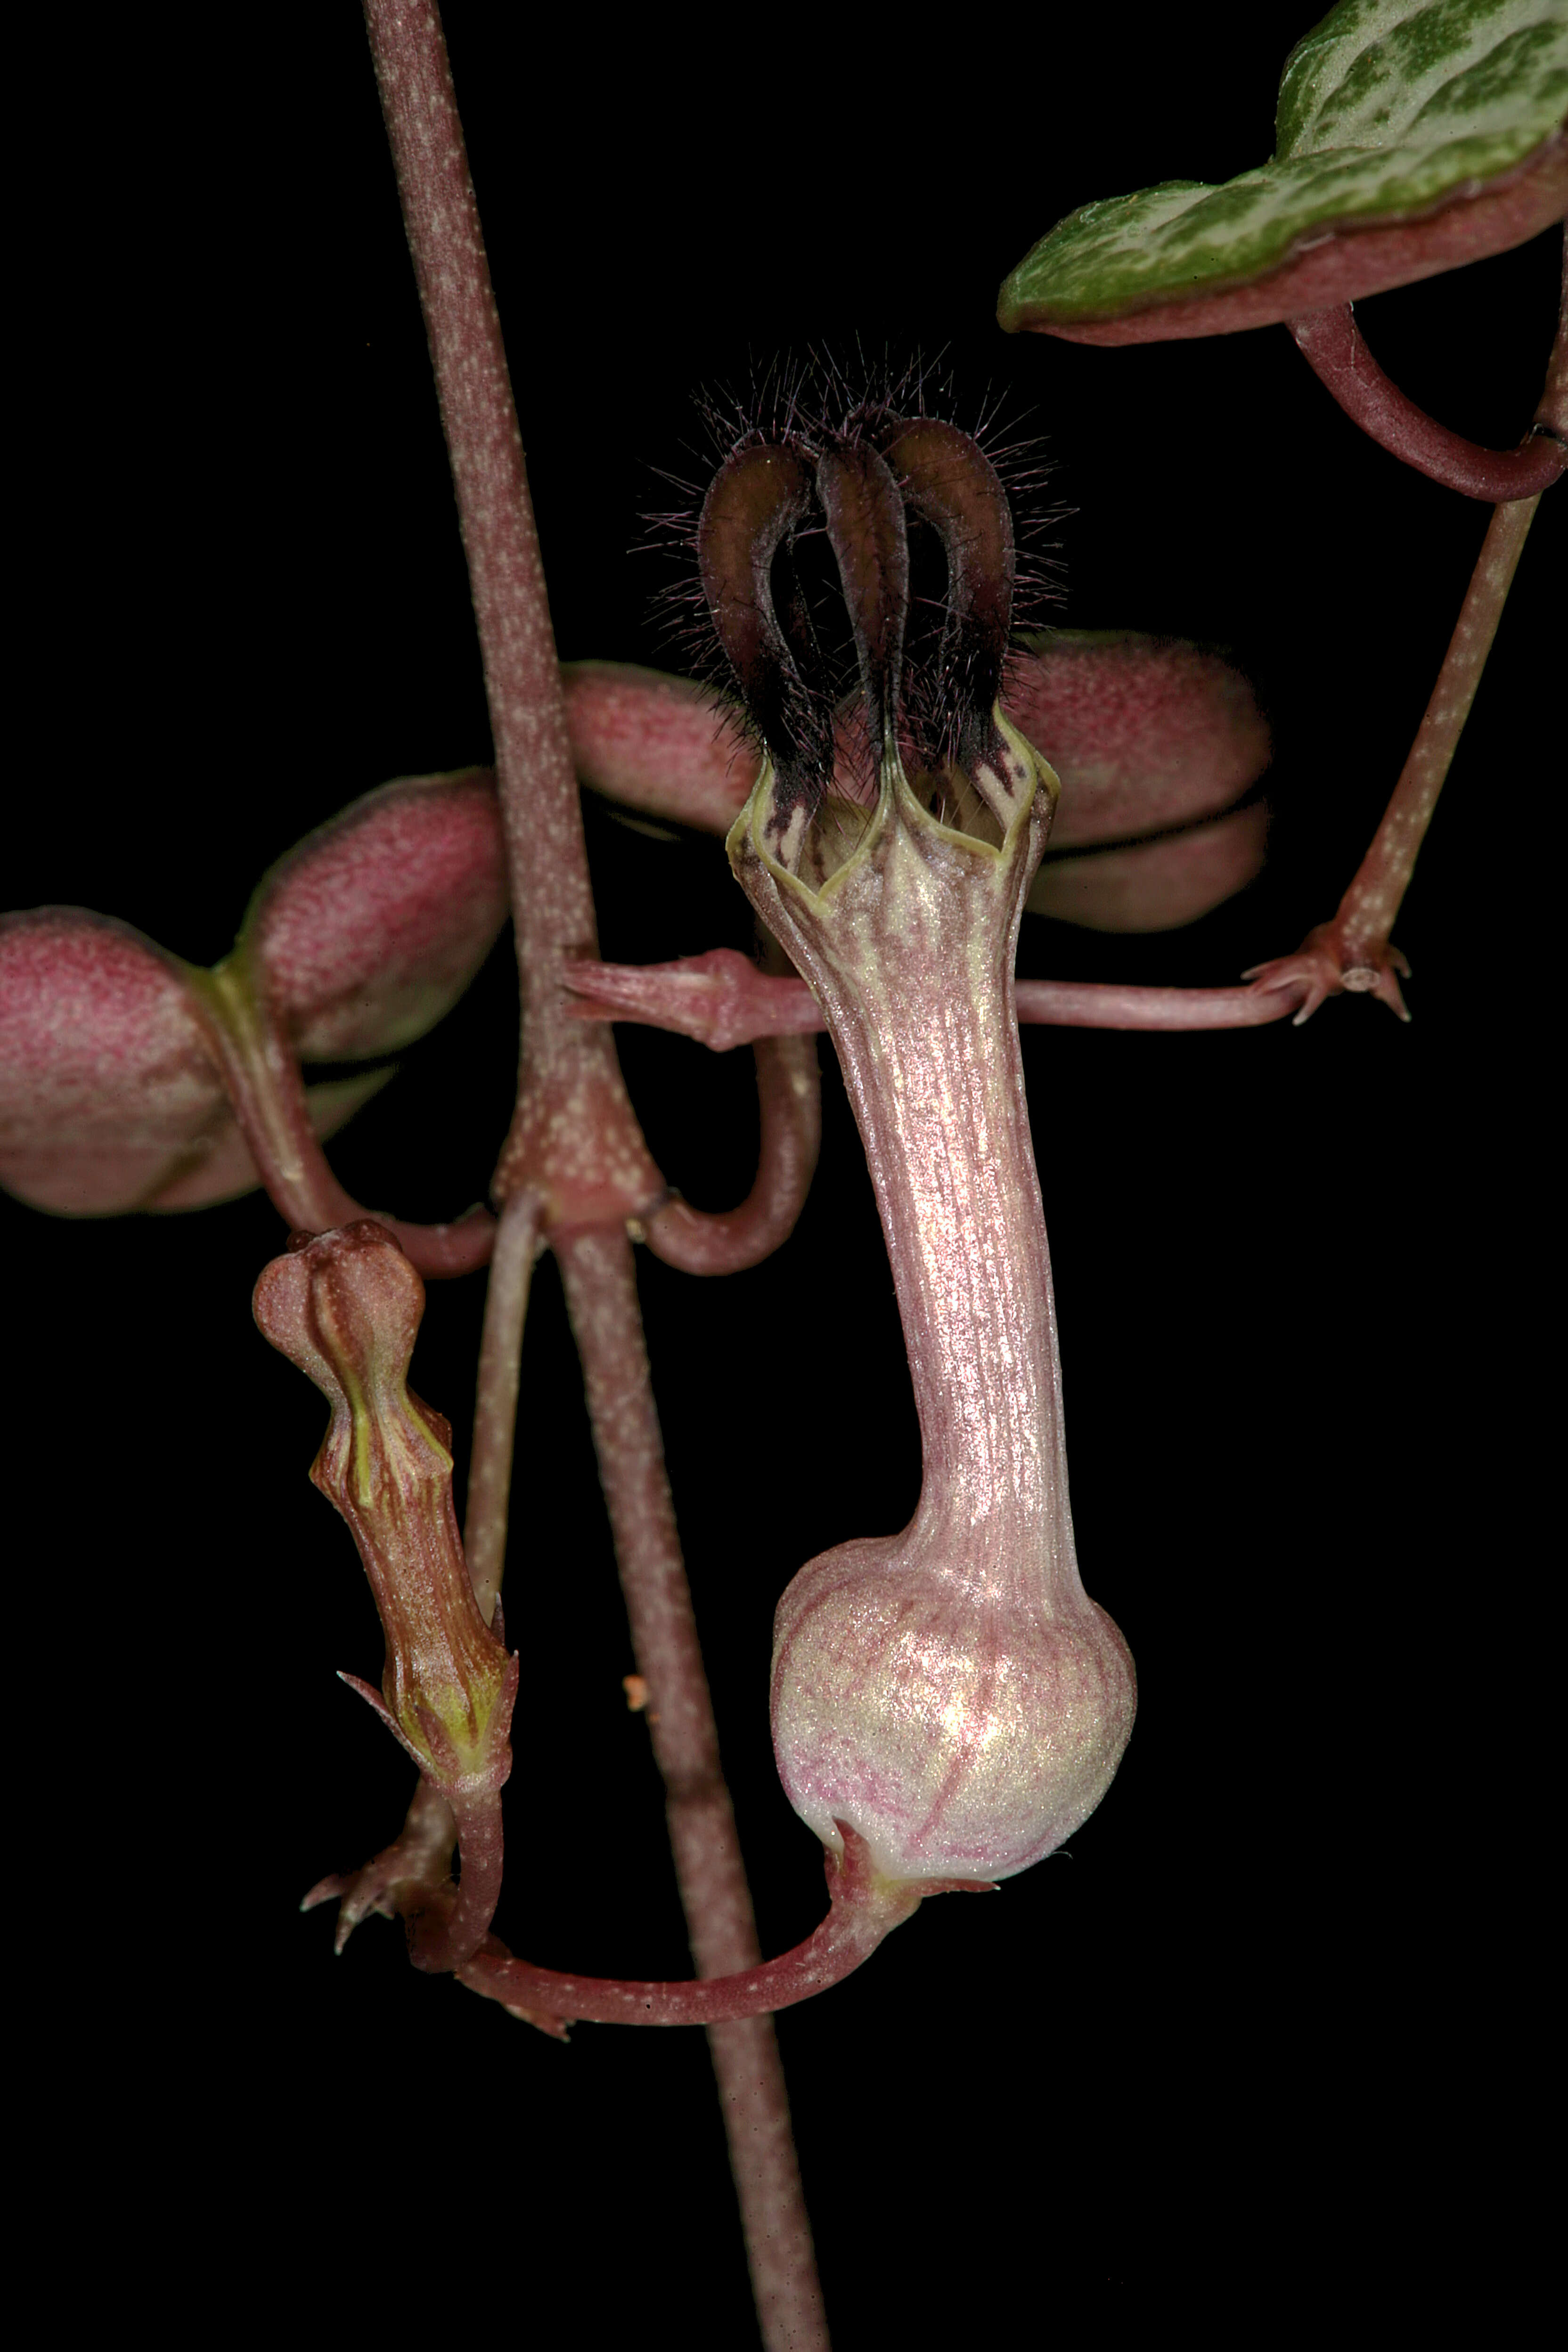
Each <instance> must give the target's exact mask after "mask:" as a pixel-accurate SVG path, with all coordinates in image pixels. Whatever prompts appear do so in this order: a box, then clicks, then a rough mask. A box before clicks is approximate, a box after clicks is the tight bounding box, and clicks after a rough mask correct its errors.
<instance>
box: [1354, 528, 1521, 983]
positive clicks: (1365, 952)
mask: <svg viewBox="0 0 1568 2352" xmlns="http://www.w3.org/2000/svg"><path fill="white" fill-rule="evenodd" d="M1540 504H1541V500H1540V499H1539V497H1537V498H1533V499H1518V500H1516V501H1514V502H1513V503H1512V504H1510V505H1509V506H1500V507H1499V508H1498V509H1496V511H1495V513H1494V514H1493V516H1492V519H1491V521H1490V523H1489V525H1488V528H1487V535H1486V537H1485V539H1484V540H1483V541H1482V542H1481V551H1480V554H1479V558H1478V559H1477V562H1476V568H1475V571H1474V572H1473V573H1472V575H1471V578H1470V584H1469V587H1468V590H1467V592H1466V595H1465V601H1464V604H1463V605H1462V606H1461V607H1460V611H1459V618H1458V625H1456V627H1455V630H1454V635H1453V637H1452V639H1451V641H1450V643H1449V646H1448V651H1447V656H1446V658H1445V660H1444V663H1443V667H1442V669H1441V670H1440V671H1439V673H1438V676H1437V683H1436V686H1435V687H1434V688H1433V690H1432V699H1431V700H1430V702H1429V703H1428V704H1427V706H1426V716H1425V717H1424V718H1423V719H1422V721H1421V725H1420V727H1419V729H1418V730H1417V732H1416V736H1415V741H1414V743H1412V745H1411V747H1410V753H1409V757H1408V758H1407V759H1406V761H1405V765H1404V767H1403V769H1402V770H1401V771H1400V775H1399V781H1398V782H1397V783H1396V784H1395V785H1394V792H1393V794H1392V796H1391V797H1390V800H1389V803H1388V806H1387V808H1386V809H1385V810H1384V815H1383V822H1382V824H1380V825H1379V826H1378V828H1377V831H1376V833H1375V834H1374V835H1373V839H1372V844H1371V846H1370V847H1369V848H1368V850H1367V853H1366V856H1364V857H1363V860H1362V862H1361V864H1360V866H1358V867H1357V869H1356V873H1355V876H1354V878H1353V879H1352V883H1351V886H1350V887H1349V889H1348V890H1347V891H1346V892H1345V895H1344V897H1343V898H1342V899H1341V901H1340V905H1339V911H1338V913H1337V914H1336V916H1335V918H1334V929H1335V931H1336V934H1337V937H1338V940H1339V945H1340V958H1341V962H1342V966H1343V968H1344V969H1345V971H1346V972H1347V975H1349V974H1351V973H1353V972H1354V971H1357V970H1358V969H1362V968H1365V969H1371V968H1373V967H1375V966H1376V965H1377V964H1378V963H1379V962H1380V961H1381V960H1382V957H1383V954H1384V950H1385V948H1386V947H1387V945H1388V935H1389V932H1390V930H1391V929H1392V928H1393V925H1394V917H1395V915H1396V914H1397V913H1398V912H1399V908H1400V905H1401V903H1402V901H1403V899H1404V897H1405V891H1406V890H1407V889H1408V888H1409V887H1410V877H1411V875H1412V874H1413V873H1414V871H1415V859H1416V856H1417V854H1418V853H1419V851H1420V847H1421V844H1422V842H1423V841H1424V840H1425V838H1426V828H1427V826H1428V825H1429V824H1431V822H1432V812H1433V810H1434V809H1435V808H1436V805H1437V795H1438V794H1439V793H1440V792H1441V791H1442V789H1443V784H1444V781H1445V779H1446V778H1447V773H1448V770H1449V767H1450V765H1451V764H1452V761H1453V757H1454V751H1455V749H1456V746H1457V745H1458V740H1459V737H1460V734H1461V733H1462V731H1463V729H1464V724H1465V721H1466V719H1468V717H1469V715H1470V705H1471V703H1472V702H1474V700H1475V698H1476V688H1477V687H1478V686H1479V684H1480V681H1481V672H1482V671H1483V670H1484V669H1485V667H1486V666H1487V656H1488V655H1489V653H1490V651H1491V649H1492V640H1493V638H1494V637H1495V636H1496V635H1497V632H1498V624H1499V622H1500V620H1501V618H1502V610H1503V606H1504V604H1506V603H1507V602H1508V592H1509V589H1510V587H1511V585H1512V583H1513V575H1514V572H1515V571H1516V569H1517V568H1518V564H1519V559H1520V556H1521V552H1522V551H1523V548H1524V542H1525V539H1526V537H1527V536H1528V534H1529V530H1530V526H1531V523H1532V522H1533V521H1534V520H1535V510H1536V508H1537V507H1538V506H1539V505H1540Z"/></svg>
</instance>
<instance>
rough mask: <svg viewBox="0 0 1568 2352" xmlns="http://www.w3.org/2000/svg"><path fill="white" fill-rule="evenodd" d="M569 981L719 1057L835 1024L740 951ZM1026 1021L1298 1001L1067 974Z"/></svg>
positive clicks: (801, 984)
mask: <svg viewBox="0 0 1568 2352" xmlns="http://www.w3.org/2000/svg"><path fill="white" fill-rule="evenodd" d="M566 974H567V978H566V985H567V987H568V988H569V989H571V990H573V991H574V992H576V998H577V1001H576V1002H575V1003H574V1004H573V1005H572V1008H571V1009H572V1011H573V1013H574V1014H575V1016H576V1017H577V1019H579V1020H581V1021H634V1022H641V1023H644V1024H647V1026H649V1027H652V1028H658V1029H676V1030H679V1031H680V1033H681V1034H683V1035H684V1036H688V1037H695V1038H697V1039H698V1040H699V1042H700V1044H702V1045H710V1046H711V1047H712V1048H713V1050H714V1051H715V1052H716V1053H722V1052H724V1051H726V1050H727V1049H728V1048H729V1047H731V1046H733V1045H750V1044H752V1042H753V1041H754V1040H755V1039H757V1038H759V1037H784V1036H790V1037H793V1036H797V1035H800V1034H806V1033H810V1032H814V1031H816V1030H821V1029H826V1026H827V1024H826V1021H825V1020H824V1019H823V1017H822V1010H821V1007H820V1006H819V1005H818V1003H817V1002H816V998H815V997H814V996H813V994H812V992H811V991H810V989H808V988H807V986H806V984H805V981H804V980H775V979H773V978H771V977H769V976H767V975H766V974H764V973H762V972H759V971H755V970H754V969H753V968H752V965H751V964H749V963H748V962H747V961H746V959H745V957H744V956H743V955H741V954H738V953H737V952H736V951H735V950H733V949H731V948H714V949H711V950H710V951H709V952H708V953H707V954H706V955H700V956H688V957H686V958H684V959H683V960H682V961H680V962H678V963H654V964H615V963H592V962H587V961H573V962H571V963H569V964H568V965H567V967H566ZM1017 998H1018V1019H1019V1021H1020V1022H1021V1023H1024V1024H1028V1023H1031V1022H1033V1023H1037V1024H1045V1025H1047V1026H1049V1027H1053V1028H1060V1029H1250V1028H1256V1027H1258V1026H1259V1025H1261V1024H1263V1023H1265V1022H1268V1021H1279V1020H1282V1019H1283V1018H1284V1016H1285V1015H1286V1013H1289V1012H1290V1011H1291V1010H1292V1009H1293V1006H1294V1003H1295V999H1294V998H1290V999H1288V1000H1287V1001H1285V1002H1283V1003H1280V1002H1276V1001H1273V1000H1271V999H1269V998H1268V997H1261V996H1258V994H1257V993H1256V992H1254V991H1253V990H1252V989H1249V988H1135V987H1131V986H1122V985H1120V984H1110V985H1104V984H1101V983H1100V982H1079V981H1062V980H1021V981H1019V982H1018V983H1017Z"/></svg>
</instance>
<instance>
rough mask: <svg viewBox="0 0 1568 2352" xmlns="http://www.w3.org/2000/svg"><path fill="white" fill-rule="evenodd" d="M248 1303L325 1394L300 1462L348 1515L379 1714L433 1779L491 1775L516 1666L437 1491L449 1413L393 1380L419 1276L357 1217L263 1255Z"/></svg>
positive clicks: (444, 1468)
mask: <svg viewBox="0 0 1568 2352" xmlns="http://www.w3.org/2000/svg"><path fill="white" fill-rule="evenodd" d="M254 1304H255V1312H256V1320H257V1322H258V1325H259V1326H260V1328H261V1329H262V1331H263V1332H264V1333H265V1335H266V1337H267V1338H268V1339H270V1341H271V1342H272V1345H273V1346H274V1347H275V1348H276V1349H279V1352H280V1353H281V1354H283V1355H285V1356H287V1357H288V1358H289V1360H290V1361H291V1362H293V1363H295V1364H297V1365H298V1366H299V1367H300V1370H301V1371H303V1372H306V1373H308V1374H309V1375H310V1379H311V1380H312V1381H315V1383H316V1386H317V1387H318V1388H319V1389H320V1390H321V1392H322V1394H323V1395H324V1396H325V1397H326V1398H327V1400H328V1402H329V1403H330V1404H331V1409H332V1417H331V1423H330V1424H329V1427H328V1430H327V1434H326V1437H325V1439H324V1440H323V1441H322V1444H321V1452H320V1453H319V1454H317V1456H316V1459H315V1462H314V1464H313V1465H311V1470H310V1476H311V1479H312V1480H313V1482H314V1483H315V1485H316V1486H319V1487H320V1488H321V1492H322V1493H323V1494H324V1495H325V1496H327V1497H328V1499H329V1500H330V1501H331V1503H332V1504H334V1505H335V1507H336V1508H337V1509H338V1510H339V1511H340V1512H341V1513H342V1517H344V1518H345V1519H346V1520H347V1521H348V1523H349V1526H350V1528H352V1529H353V1536H354V1540H355V1542H356V1543H357V1544H358V1546H359V1551H360V1557H361V1559H363V1563H364V1569H365V1573H366V1575H367V1576H368V1577H369V1579H370V1584H371V1590H372V1591H373V1592H374V1595H375V1604H376V1608H377V1610H378V1611H379V1612H380V1615H381V1622H382V1630H383V1632H384V1634H385V1636H386V1664H385V1668H384V1673H383V1675H382V1696H383V1698H384V1702H385V1713H386V1717H387V1720H388V1722H389V1723H390V1725H391V1727H392V1729H393V1730H394V1732H395V1734H396V1736H397V1738H399V1739H400V1740H401V1741H402V1742H403V1745H404V1746H405V1748H407V1749H408V1750H409V1752H410V1754H411V1755H412V1756H413V1757H414V1759H415V1760H416V1763H417V1764H418V1765H419V1766H420V1769H422V1770H423V1771H424V1772H426V1775H427V1776H428V1777H429V1778H430V1779H431V1780H434V1781H436V1783H437V1785H438V1786H440V1787H441V1788H443V1789H446V1790H451V1791H453V1792H454V1793H469V1792H472V1791H474V1790H479V1789H481V1788H499V1787H500V1785H501V1783H502V1782H503V1781H504V1780H505V1779H506V1776H507V1773H508V1771H509V1770H510V1748H509V1747H508V1745H507V1732H508V1728H509V1727H510V1719H511V1707H512V1700H513V1697H514V1696H515V1691H516V1684H517V1667H516V1663H515V1661H513V1660H509V1658H508V1656H507V1654H506V1651H505V1649H504V1647H503V1646H502V1644H501V1643H500V1641H499V1640H498V1639H497V1637H496V1635H495V1634H494V1633H492V1632H491V1631H490V1628H489V1626H488V1625H487V1624H486V1622H485V1621H484V1618H483V1616H482V1615H481V1614H480V1612H479V1603H478V1602H477V1601H476V1600H475V1598H474V1590H473V1585H472V1583H471V1582H470V1580H469V1577H468V1563H467V1561H466V1560H465V1559H464V1557H463V1547H462V1543H461V1541H460V1539H459V1538H458V1522H457V1517H456V1514H455V1512H454V1510H453V1507H452V1455H451V1451H450V1446H451V1436H452V1431H451V1424H450V1423H449V1422H447V1420H445V1419H444V1418H443V1416H442V1415H441V1414H440V1413H438V1412H433V1411H432V1410H431V1408H430V1407H429V1406H428V1405H426V1404H423V1403H421V1402H420V1400H419V1399H418V1398H417V1397H416V1396H415V1395H414V1393H413V1392H412V1391H411V1390H410V1389H409V1387H408V1385H407V1372H408V1364H409V1359H410V1357H411V1356H412V1354H413V1351H414V1342H415V1339H416V1336H417V1333H418V1329H419V1324H420V1318H421V1317H422V1316H423V1314H424V1309H425V1286H424V1283H423V1282H422V1281H421V1280H420V1277H419V1275H418V1273H417V1272H416V1269H415V1267H414V1266H413V1265H411V1264H410V1262H409V1260H408V1258H407V1257H406V1256H405V1254H404V1252H403V1250H402V1249H401V1247H400V1246H399V1244H397V1242H396V1241H395V1239H394V1237H393V1235H392V1234H389V1233H388V1232H387V1231H386V1229H385V1227H384V1226H383V1225H378V1224H375V1223H372V1222H371V1221H370V1220H369V1219H368V1218H367V1219H364V1220H363V1221H362V1222H360V1223H355V1224H352V1225H344V1226H342V1227H341V1228H339V1229H338V1230H337V1231H336V1232H334V1233H327V1234H318V1235H316V1236H315V1237H313V1238H312V1237H309V1236H304V1235H301V1236H300V1237H299V1238H298V1239H297V1240H296V1241H295V1242H294V1243H293V1244H290V1248H289V1255H287V1256H285V1257H279V1258H274V1259H273V1261H272V1263H271V1264H270V1265H268V1266H266V1267H264V1268H263V1270H262V1274H261V1278H260V1280H259V1281H258V1284H257V1286H256V1296H255V1302H254ZM356 1687H359V1688H362V1689H363V1685H356ZM366 1696H369V1697H370V1698H371V1699H372V1702H373V1704H374V1693H368V1692H367V1693H366Z"/></svg>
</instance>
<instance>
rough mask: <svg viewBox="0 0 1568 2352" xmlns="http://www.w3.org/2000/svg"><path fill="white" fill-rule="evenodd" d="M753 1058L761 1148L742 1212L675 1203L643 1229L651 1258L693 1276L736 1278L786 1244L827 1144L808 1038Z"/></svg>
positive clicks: (762, 1041)
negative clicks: (678, 1267) (821, 1152)
mask: <svg viewBox="0 0 1568 2352" xmlns="http://www.w3.org/2000/svg"><path fill="white" fill-rule="evenodd" d="M782 984H783V985H784V986H786V987H787V986H788V984H789V983H788V982H784V983H782ZM756 1057H757V1106H758V1108H759V1110H760V1112H761V1114H762V1140H761V1145H760V1148H759V1150H758V1153H757V1175H756V1181H755V1182H754V1183H753V1184H752V1189H751V1191H750V1192H749V1193H748V1194H747V1195H746V1198H745V1199H744V1200H743V1201H742V1202H741V1205H740V1207H739V1208H738V1209H731V1210H729V1211H727V1212H721V1213H714V1212H712V1211H708V1210H701V1209H693V1208H691V1207H689V1205H688V1203H687V1202H685V1201H681V1200H674V1201H670V1202H668V1203H667V1204H666V1206H665V1207H664V1208H662V1209H660V1211H659V1212H658V1215H657V1216H654V1217H650V1218H649V1219H648V1220H647V1225H646V1227H645V1234H646V1238H647V1245H648V1247H649V1249H650V1250H652V1252H653V1254H654V1255H655V1256H656V1257H661V1258H663V1259H664V1260H665V1262H666V1263H667V1264H668V1265H679V1266H680V1267H682V1268H683V1269H684V1270H685V1272H686V1273H688V1274H738V1273H739V1272H740V1271H741V1270H742V1267H744V1266H748V1265H759V1264H760V1263H761V1261H762V1260H763V1258H765V1257H768V1256H771V1255H772V1254H773V1251H774V1250H776V1249H777V1248H778V1246H779V1244H781V1242H784V1241H787V1240H788V1238H789V1236H790V1234H792V1233H793V1232H794V1230H795V1220H796V1219H797V1218H798V1217H799V1215H800V1213H801V1211H802V1209H803V1208H804V1207H805V1196H806V1194H807V1192H809V1191H810V1190H811V1180H812V1177H813V1175H814V1174H815V1173H816V1155H817V1152H818V1150H819V1149H820V1148H821V1143H822V1097H821V1086H820V1081H819V1079H818V1076H817V1068H816V1047H815V1046H814V1045H810V1044H809V1043H808V1042H807V1041H806V1039H805V1038H804V1037H799V1036H784V1037H762V1038H759V1039H758V1040H757V1041H756Z"/></svg>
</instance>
